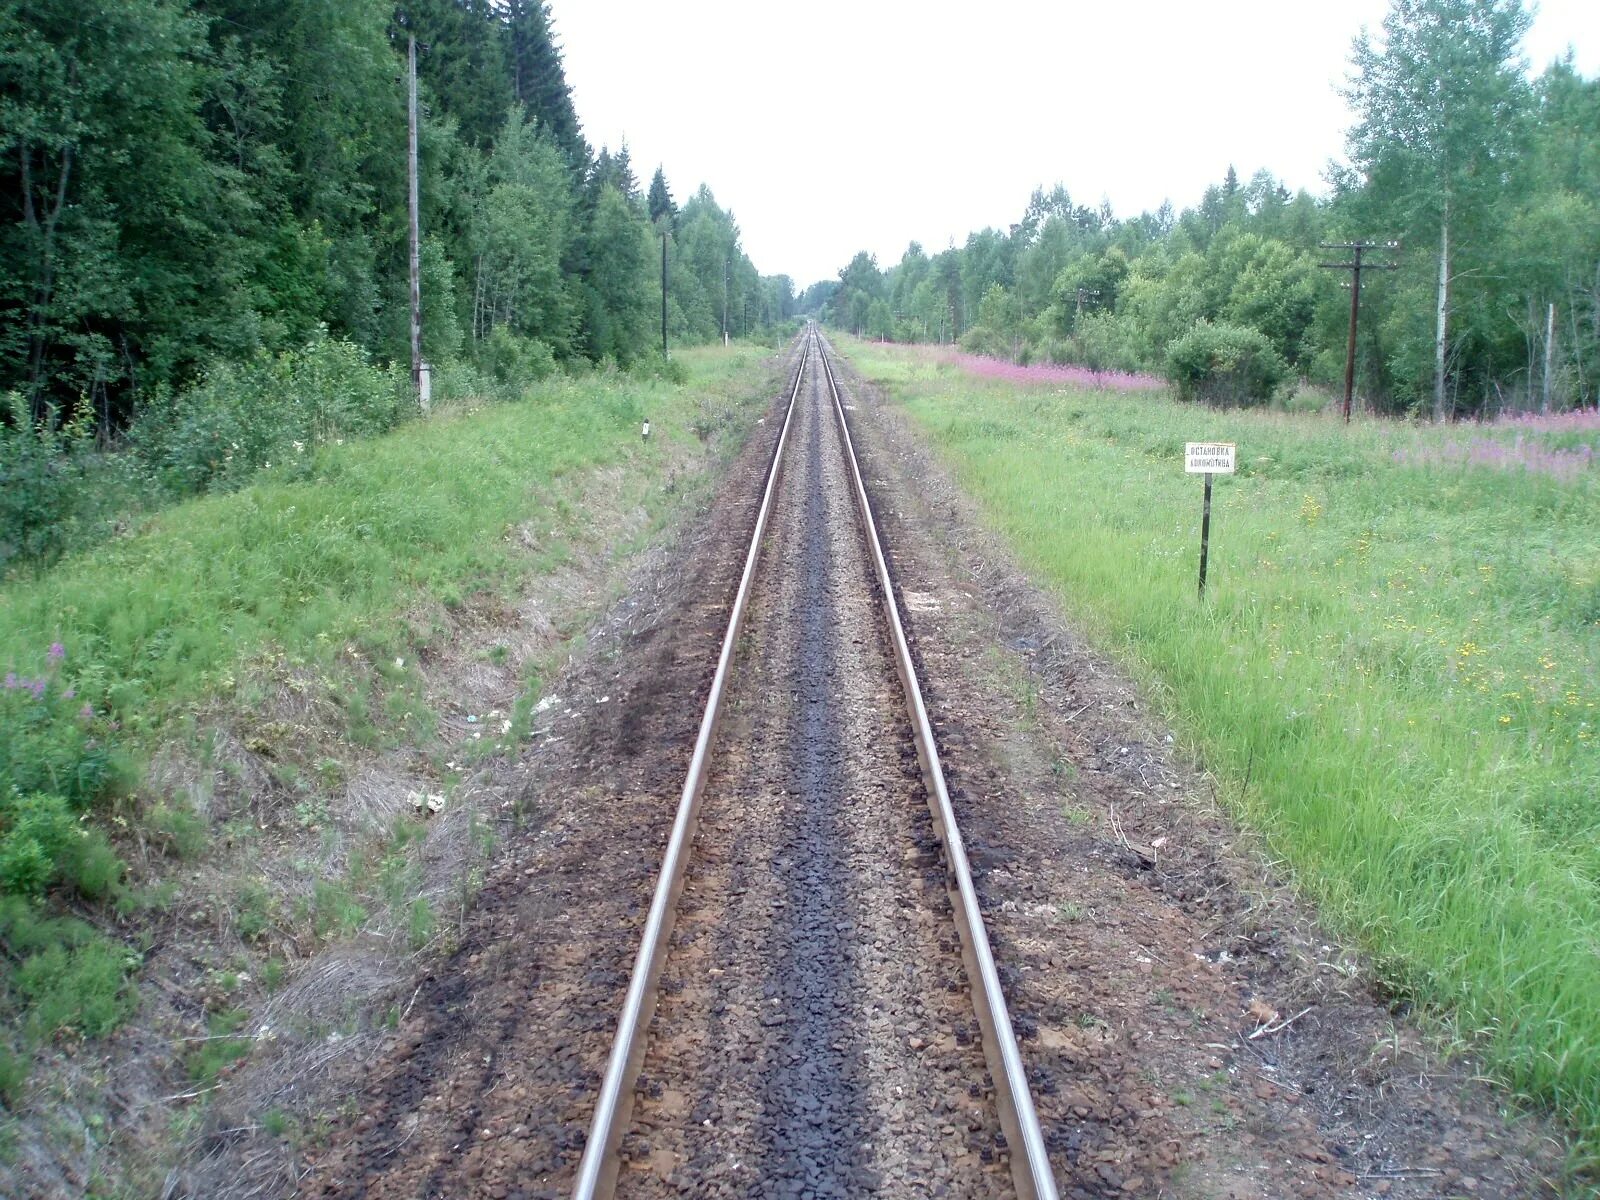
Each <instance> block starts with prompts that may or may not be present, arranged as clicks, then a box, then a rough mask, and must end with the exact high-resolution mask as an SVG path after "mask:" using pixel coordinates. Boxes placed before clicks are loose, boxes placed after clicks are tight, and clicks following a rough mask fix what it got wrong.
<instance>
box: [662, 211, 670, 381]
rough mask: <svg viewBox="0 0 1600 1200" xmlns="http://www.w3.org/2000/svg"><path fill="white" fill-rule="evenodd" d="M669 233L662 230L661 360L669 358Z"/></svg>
mask: <svg viewBox="0 0 1600 1200" xmlns="http://www.w3.org/2000/svg"><path fill="white" fill-rule="evenodd" d="M667 357H668V355H667V233H666V230H662V231H661V361H662V362H665V361H666V360H667Z"/></svg>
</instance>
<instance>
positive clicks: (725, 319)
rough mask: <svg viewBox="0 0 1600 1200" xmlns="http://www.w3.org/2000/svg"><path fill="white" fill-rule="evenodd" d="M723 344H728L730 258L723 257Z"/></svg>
mask: <svg viewBox="0 0 1600 1200" xmlns="http://www.w3.org/2000/svg"><path fill="white" fill-rule="evenodd" d="M722 344H723V345H724V346H726V345H727V344H728V256H727V255H723V256H722Z"/></svg>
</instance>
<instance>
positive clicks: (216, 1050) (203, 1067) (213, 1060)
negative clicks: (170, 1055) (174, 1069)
mask: <svg viewBox="0 0 1600 1200" xmlns="http://www.w3.org/2000/svg"><path fill="white" fill-rule="evenodd" d="M249 1017H250V1014H249V1013H247V1012H245V1011H244V1010H243V1009H240V1008H230V1009H223V1010H222V1011H220V1012H215V1013H212V1014H211V1016H210V1018H209V1019H208V1020H207V1022H206V1033H207V1036H206V1037H205V1038H204V1039H203V1040H201V1041H199V1042H197V1043H196V1044H195V1049H193V1050H191V1051H190V1052H189V1054H188V1055H187V1056H186V1057H185V1059H184V1065H185V1067H186V1068H187V1069H188V1072H189V1077H190V1078H191V1079H193V1080H195V1081H196V1082H198V1083H210V1082H211V1081H212V1080H214V1079H216V1077H217V1076H218V1075H220V1074H222V1072H223V1071H225V1070H226V1069H227V1068H228V1067H230V1066H232V1065H233V1064H234V1063H236V1062H238V1061H239V1060H240V1059H241V1058H245V1057H246V1056H248V1055H249V1053H250V1047H251V1046H252V1045H253V1044H254V1042H255V1039H254V1038H253V1037H251V1036H250V1035H249V1034H248V1033H240V1032H239V1030H240V1029H241V1028H242V1027H243V1025H244V1023H245V1022H246V1021H247V1020H249Z"/></svg>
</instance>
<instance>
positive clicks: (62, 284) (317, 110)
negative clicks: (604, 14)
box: [0, 0, 793, 428]
mask: <svg viewBox="0 0 1600 1200" xmlns="http://www.w3.org/2000/svg"><path fill="white" fill-rule="evenodd" d="M408 36H415V38H416V40H417V42H418V43H419V46H420V47H421V49H420V52H419V56H418V74H419V77H420V94H421V100H422V103H421V109H422V119H421V130H420V160H421V170H420V177H421V205H422V208H421V214H422V215H421V225H422V229H423V242H422V296H423V306H424V339H425V344H424V352H425V357H427V358H429V359H430V360H431V361H433V362H435V363H441V364H443V363H451V362H467V363H471V364H474V365H477V366H479V367H481V368H483V369H485V370H499V371H501V372H504V371H506V370H508V369H514V368H515V366H516V364H518V363H519V362H528V363H533V364H538V363H540V362H542V361H549V360H552V359H553V360H555V361H561V360H588V361H594V362H599V361H602V360H611V361H614V362H616V363H617V364H619V365H622V366H627V365H629V364H630V363H633V362H635V361H636V360H639V359H640V358H642V357H643V356H645V355H646V354H647V353H648V352H649V351H650V350H651V349H652V348H655V347H658V345H659V338H660V330H659V325H660V309H659V270H660V241H659V234H660V233H661V232H665V233H667V235H668V237H669V241H670V243H671V245H670V247H669V252H670V260H671V262H672V264H673V265H672V285H673V286H672V303H671V308H670V312H669V323H670V325H671V333H672V334H673V336H675V337H676V338H678V339H680V340H689V341H694V340H706V339H709V338H711V337H713V336H716V335H718V334H720V332H721V330H722V328H723V319H724V312H725V311H726V312H727V313H728V315H729V318H730V320H731V324H732V326H733V328H732V332H733V333H734V334H736V335H737V334H738V333H739V332H741V330H744V329H747V328H749V327H751V326H753V325H755V324H757V323H759V322H761V321H763V320H771V319H776V318H778V317H779V316H782V315H785V313H784V310H785V309H786V308H787V307H788V306H790V305H791V304H792V300H793V296H792V289H791V288H790V287H789V285H788V282H787V281H786V280H782V279H775V280H763V279H761V278H760V276H759V275H758V273H757V272H756V270H755V268H754V266H753V265H752V264H751V262H750V260H749V259H748V257H746V256H745V254H744V253H743V251H742V250H741V249H740V245H739V231H738V228H737V226H736V225H735V223H734V220H733V216H732V214H731V213H729V212H728V211H727V210H725V209H723V208H721V207H720V206H719V205H718V204H717V203H716V201H715V199H714V198H713V196H712V193H711V192H710V190H708V189H707V188H705V187H701V188H700V189H699V190H698V191H697V192H695V193H694V194H693V195H692V196H691V197H690V198H689V199H688V200H687V202H685V203H684V204H683V205H682V206H681V208H680V207H679V206H678V205H677V204H676V203H674V201H673V199H672V196H671V193H670V191H669V189H668V187H667V183H666V180H665V178H664V177H663V176H662V174H661V173H660V172H659V171H658V172H657V174H656V178H655V180H654V184H653V186H652V187H651V188H650V189H649V190H648V192H646V190H645V189H643V188H641V185H640V182H639V180H638V179H637V178H636V177H635V175H634V168H633V166H632V164H631V163H630V161H629V156H628V151H627V148H626V146H624V147H621V148H619V149H617V150H616V151H615V152H613V151H611V150H608V149H601V150H600V151H599V152H598V154H597V153H595V152H594V150H593V149H592V148H591V147H590V145H589V144H588V143H587V142H586V141H585V139H584V136H583V133H582V131H581V129H580V126H579V121H578V117H577V114H576V112H575V110H574V108H573V102H572V96H571V93H570V90H569V88H568V85H567V81H566V79H565V76H564V74H563V70H562V62H561V53H560V50H559V47H558V44H557V40H556V38H555V36H554V34H553V31H552V25H551V15H550V12H549V10H548V6H547V5H545V4H544V3H542V0H409V2H406V3H402V4H399V5H396V4H395V3H393V0H340V2H339V3H328V2H327V0H0V392H7V391H12V392H16V393H18V394H20V395H22V396H24V397H26V398H27V399H28V401H29V403H30V407H31V409H32V411H33V414H34V415H35V416H36V417H37V416H39V415H41V414H42V413H43V412H44V411H45V409H46V407H47V406H49V405H51V404H54V405H56V406H57V407H58V408H59V409H60V410H61V414H62V415H63V416H64V417H69V418H70V416H71V415H72V412H73V410H74V408H75V406H78V405H80V404H83V403H85V402H87V403H89V404H92V406H93V410H94V414H95V419H96V420H97V421H98V422H99V423H100V424H102V425H104V426H109V427H112V428H121V427H124V426H126V424H127V423H128V422H129V421H130V420H132V419H136V418H137V417H138V416H139V414H140V411H141V408H142V405H143V404H144V402H145V401H146V400H147V399H148V398H149V397H151V396H152V395H153V394H155V392H156V391H157V390H158V389H160V388H162V387H172V388H181V387H183V386H185V385H188V384H191V383H193V382H195V381H196V380H199V379H201V378H203V377H204V376H205V374H206V373H207V372H208V370H210V369H211V368H212V367H213V366H214V365H215V364H218V363H238V362H243V361H246V360H249V359H251V358H253V357H255V356H257V355H259V354H261V353H263V352H266V353H274V352H278V351H292V350H295V349H297V348H299V347H303V346H305V345H306V344H307V343H309V342H311V341H313V340H314V339H316V338H317V337H319V336H321V334H320V331H323V330H325V331H326V335H327V336H329V337H332V338H335V339H344V340H348V341H349V342H351V343H353V344H355V345H356V346H358V347H360V348H361V349H362V350H363V351H365V352H366V353H367V354H369V355H370V356H372V357H373V358H374V359H376V360H379V361H384V360H393V359H402V360H406V359H408V355H409V350H408V346H409V342H408V338H409V332H408V328H409V327H408V280H407V271H408V257H407V179H406V159H407V155H406V143H407V111H406V54H407V38H408ZM724 297H726V300H725V299H724Z"/></svg>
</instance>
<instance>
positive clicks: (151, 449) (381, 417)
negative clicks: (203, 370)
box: [131, 331, 412, 496]
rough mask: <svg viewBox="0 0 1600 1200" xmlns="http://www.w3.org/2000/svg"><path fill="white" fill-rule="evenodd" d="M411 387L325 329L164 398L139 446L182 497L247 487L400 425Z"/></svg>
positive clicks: (222, 366)
mask: <svg viewBox="0 0 1600 1200" xmlns="http://www.w3.org/2000/svg"><path fill="white" fill-rule="evenodd" d="M411 407H412V405H411V400H410V398H409V395H408V394H407V389H404V388H401V387H400V386H398V383H397V380H396V378H395V377H393V376H392V375H390V374H389V373H386V372H384V371H381V370H379V369H378V368H377V367H374V366H373V365H372V364H371V363H370V362H368V360H367V356H366V352H365V351H364V350H362V349H361V348H360V347H359V346H357V345H355V344H354V343H353V342H347V341H343V340H340V339H335V338H330V337H328V336H327V333H326V331H319V333H318V335H317V337H316V338H314V339H313V340H312V341H311V342H309V343H307V344H306V345H305V346H304V347H302V348H301V349H299V350H294V351H288V352H285V353H282V354H277V355H272V356H267V355H263V356H261V357H258V358H256V359H253V360H251V361H250V362H247V363H242V364H233V363H219V364H217V365H216V366H214V367H213V368H212V369H211V370H210V372H209V373H208V374H207V375H206V377H205V379H204V381H202V382H201V383H200V384H198V385H196V386H195V387H192V388H188V389H186V390H185V391H183V392H179V393H174V392H172V391H170V390H168V389H161V390H158V391H157V392H156V394H155V395H154V397H153V398H152V399H151V401H150V402H149V404H148V405H146V407H145V410H144V412H143V413H142V414H141V415H140V418H139V420H138V422H137V423H136V424H135V426H134V428H133V430H132V434H131V440H132V442H133V445H134V448H135V449H136V450H137V451H138V453H139V454H140V455H141V456H142V457H143V458H144V459H145V461H146V462H147V463H148V464H149V465H150V468H151V469H152V471H153V472H154V474H155V475H156V477H157V479H158V480H159V481H160V483H161V484H162V485H163V486H164V487H165V488H166V489H167V490H168V491H170V492H172V493H175V494H177V495H180V496H181V495H190V494H193V493H197V492H203V491H207V490H210V489H212V488H216V487H229V486H238V485H239V484H240V483H242V482H243V481H244V480H245V479H246V478H248V477H249V476H250V475H251V474H253V473H254V472H255V471H257V470H258V469H260V468H262V467H264V466H268V465H270V464H271V463H273V462H292V461H295V460H296V459H299V458H300V457H301V456H302V455H304V454H306V453H307V452H308V451H309V450H310V449H311V448H313V447H314V446H316V445H317V443H319V442H324V441H329V440H332V439H333V438H335V437H345V436H350V437H365V436H370V435H372V434H377V433H383V432H384V431H386V430H388V429H391V428H393V427H394V426H395V425H397V424H398V423H399V422H400V421H401V419H402V418H403V417H404V416H406V415H407V414H408V413H409V412H410V410H411Z"/></svg>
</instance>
